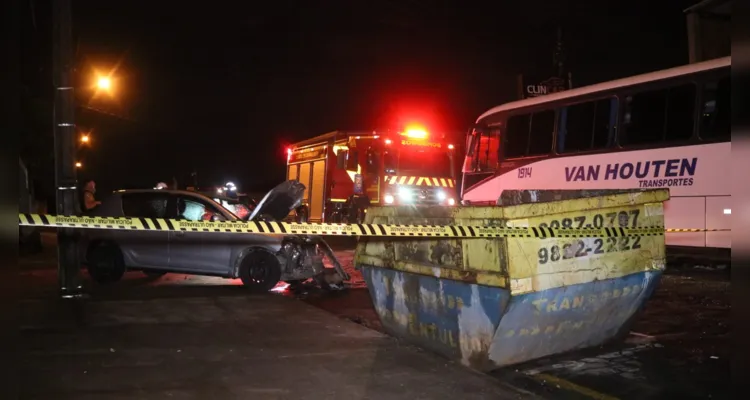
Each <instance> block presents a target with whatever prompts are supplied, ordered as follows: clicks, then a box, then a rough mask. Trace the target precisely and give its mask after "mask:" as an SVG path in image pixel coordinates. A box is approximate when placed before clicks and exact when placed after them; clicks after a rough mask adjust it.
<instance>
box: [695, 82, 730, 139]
mask: <svg viewBox="0 0 750 400" xmlns="http://www.w3.org/2000/svg"><path fill="white" fill-rule="evenodd" d="M729 88H730V86H729V77H726V78H723V79H721V80H720V81H718V82H709V83H707V84H706V85H705V86H704V87H703V109H702V110H701V120H700V137H701V139H709V140H713V139H720V140H721V139H723V140H728V139H729V138H730V135H731V129H730V128H729V118H730V117H729V115H730V111H731V110H730V107H731V105H730V100H729V96H730V94H729Z"/></svg>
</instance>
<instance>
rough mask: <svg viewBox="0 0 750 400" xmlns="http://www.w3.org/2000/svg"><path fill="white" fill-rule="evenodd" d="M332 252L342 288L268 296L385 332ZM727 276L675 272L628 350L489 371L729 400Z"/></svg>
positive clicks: (546, 382) (613, 391) (144, 282)
mask: <svg viewBox="0 0 750 400" xmlns="http://www.w3.org/2000/svg"><path fill="white" fill-rule="evenodd" d="M343 247H346V246H343V245H339V246H337V249H338V251H337V255H338V257H339V258H340V260H341V261H342V263H343V264H344V267H345V268H346V269H348V270H349V272H350V275H351V276H352V280H351V281H350V282H348V289H347V290H345V291H343V292H338V293H326V292H322V291H320V290H318V289H317V288H315V287H314V286H308V287H304V288H302V289H301V290H298V291H295V292H292V291H290V290H289V289H288V288H286V285H285V284H284V283H281V284H279V286H277V288H276V289H275V290H274V292H276V294H277V295H280V296H287V297H291V298H295V299H298V300H301V301H303V302H305V303H307V304H310V305H314V306H316V307H318V308H320V309H322V310H325V311H328V312H330V313H332V314H334V315H336V316H338V317H340V318H344V319H348V320H350V321H353V322H356V323H358V324H360V325H362V326H364V327H366V328H369V329H372V330H374V331H382V329H381V327H380V323H379V320H378V318H377V316H376V314H375V311H374V309H373V307H372V303H371V301H370V297H369V293H368V291H367V288H366V287H365V284H364V281H363V280H362V278H361V276H360V274H359V273H358V272H357V271H356V270H354V268H353V263H352V257H353V251H352V250H345V249H342V248H343ZM22 268H23V269H22V279H21V286H20V290H21V294H22V297H25V298H31V299H33V298H45V297H49V296H54V294H55V288H56V279H57V278H56V273H55V272H56V271H55V270H54V254H53V253H50V251H49V249H48V250H47V253H46V254H42V255H36V256H31V257H26V258H25V259H24V260H23V263H22ZM240 285H241V282H239V280H227V279H221V278H212V277H199V276H188V275H181V274H167V275H165V276H164V277H162V278H158V279H151V278H146V277H145V276H143V275H142V274H140V273H138V272H131V273H128V275H127V279H126V280H124V281H122V282H120V283H118V284H116V285H111V286H107V287H98V286H95V285H91V286H89V290H90V293H91V294H92V297H96V298H98V299H104V300H106V299H108V298H109V299H115V298H121V297H122V296H125V295H128V296H132V295H133V294H132V293H133V292H137V293H138V298H139V299H140V300H147V299H148V298H150V297H158V298H177V299H185V298H191V297H196V296H197V297H200V296H203V295H205V293H206V291H209V292H210V293H213V294H216V293H221V295H222V296H224V295H229V296H244V291H243V290H242V288H241V286H240ZM729 287H730V285H729V276H728V274H727V273H725V272H721V271H719V272H717V271H702V270H700V269H681V270H679V271H676V272H674V273H669V274H667V275H665V276H664V278H663V280H662V283H661V285H660V287H659V288H658V289H657V291H656V293H655V294H654V297H653V298H652V299H651V300H650V301H649V302H648V303H647V305H646V307H645V309H644V310H643V313H642V315H641V317H640V318H639V319H638V320H637V321H636V323H635V325H634V327H633V329H632V333H631V336H630V337H629V338H628V339H627V340H626V342H625V343H620V344H616V345H609V346H605V347H602V348H597V349H591V350H588V351H585V352H577V353H575V354H568V355H563V356H559V357H553V358H549V359H544V360H537V361H535V362H532V363H528V364H525V365H518V366H515V367H513V368H509V369H505V370H500V371H495V372H493V373H492V374H490V376H491V377H492V378H494V379H496V380H498V381H499V382H502V383H504V384H511V385H512V386H514V387H516V388H521V389H523V390H527V391H529V392H531V393H534V394H537V395H541V396H543V397H547V398H589V399H590V398H593V399H617V398H622V399H625V398H639V399H657V398H669V397H674V398H682V399H699V398H712V399H719V398H730V389H729V387H730V385H729V382H730V380H729V365H730V364H729V360H730V354H731V348H730V345H729V340H728V335H729V332H730V326H729V311H730V308H731V307H730V301H729Z"/></svg>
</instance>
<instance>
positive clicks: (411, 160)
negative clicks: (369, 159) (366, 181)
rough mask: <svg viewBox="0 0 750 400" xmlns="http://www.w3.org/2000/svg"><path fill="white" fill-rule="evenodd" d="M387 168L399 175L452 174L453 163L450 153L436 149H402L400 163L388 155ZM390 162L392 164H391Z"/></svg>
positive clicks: (399, 157) (437, 175)
mask: <svg viewBox="0 0 750 400" xmlns="http://www.w3.org/2000/svg"><path fill="white" fill-rule="evenodd" d="M385 162H386V170H391V171H393V172H395V173H396V174H399V175H408V174H410V175H424V176H436V177H441V176H450V174H451V163H450V158H449V157H448V154H446V153H445V152H443V151H434V150H416V151H414V150H411V149H410V150H401V151H400V152H399V155H398V163H396V160H394V159H393V157H392V156H390V155H389V154H387V155H386V161H385ZM389 164H390V165H389Z"/></svg>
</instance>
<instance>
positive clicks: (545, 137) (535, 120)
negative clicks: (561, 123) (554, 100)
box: [526, 110, 555, 156]
mask: <svg viewBox="0 0 750 400" xmlns="http://www.w3.org/2000/svg"><path fill="white" fill-rule="evenodd" d="M554 133H555V112H554V111H553V110H547V111H542V112H538V113H534V114H532V115H531V130H530V132H529V150H528V151H527V152H526V155H527V156H538V155H544V154H549V152H550V151H552V137H553V136H554Z"/></svg>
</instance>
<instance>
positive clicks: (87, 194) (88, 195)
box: [83, 180, 102, 212]
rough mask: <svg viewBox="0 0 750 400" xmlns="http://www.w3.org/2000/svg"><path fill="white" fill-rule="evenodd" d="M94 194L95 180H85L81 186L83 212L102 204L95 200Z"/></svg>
mask: <svg viewBox="0 0 750 400" xmlns="http://www.w3.org/2000/svg"><path fill="white" fill-rule="evenodd" d="M95 194H96V182H94V181H93V180H91V181H87V182H86V185H84V187H83V212H87V211H91V210H92V209H93V208H94V207H96V206H98V205H100V204H102V202H101V201H97V200H96V197H94V195H95Z"/></svg>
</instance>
